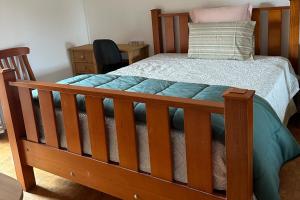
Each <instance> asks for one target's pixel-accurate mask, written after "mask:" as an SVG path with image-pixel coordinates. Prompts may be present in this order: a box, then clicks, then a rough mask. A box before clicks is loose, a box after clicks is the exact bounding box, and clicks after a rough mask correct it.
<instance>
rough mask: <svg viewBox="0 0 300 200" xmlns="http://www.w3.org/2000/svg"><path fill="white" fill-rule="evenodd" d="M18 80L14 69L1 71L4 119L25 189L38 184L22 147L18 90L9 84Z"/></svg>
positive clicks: (21, 122)
mask: <svg viewBox="0 0 300 200" xmlns="http://www.w3.org/2000/svg"><path fill="white" fill-rule="evenodd" d="M10 81H13V82H15V81H16V77H15V72H14V70H12V69H4V70H2V73H0V82H1V84H0V96H1V97H0V100H1V106H2V109H3V114H4V119H5V122H6V126H7V130H8V131H7V132H8V139H9V142H10V146H11V151H12V154H13V160H14V164H15V170H16V175H17V179H18V181H19V182H20V184H21V185H22V187H23V189H24V190H25V191H28V190H30V189H31V188H32V187H34V186H35V185H36V183H35V177H34V172H33V167H30V166H28V165H25V164H24V163H25V162H24V160H23V152H22V150H21V149H22V147H21V137H23V136H25V127H24V120H23V116H22V114H21V113H20V112H21V105H20V99H19V95H18V90H17V88H15V87H11V86H9V82H10Z"/></svg>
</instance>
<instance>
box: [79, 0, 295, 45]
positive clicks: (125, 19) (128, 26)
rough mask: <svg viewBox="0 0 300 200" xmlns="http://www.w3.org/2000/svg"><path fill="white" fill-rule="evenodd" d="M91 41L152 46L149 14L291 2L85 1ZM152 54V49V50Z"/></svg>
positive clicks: (221, 0)
mask: <svg viewBox="0 0 300 200" xmlns="http://www.w3.org/2000/svg"><path fill="white" fill-rule="evenodd" d="M84 2H85V10H86V13H87V22H88V26H89V28H90V38H91V40H92V41H93V40H94V39H97V38H111V39H113V40H115V41H116V42H122V43H127V42H128V41H130V40H143V41H145V42H146V43H148V44H151V46H152V43H153V42H152V27H151V18H150V10H151V9H153V8H161V9H163V10H164V11H167V12H172V11H175V12H179V11H189V10H191V9H192V8H195V7H202V6H203V7H213V6H222V5H237V4H243V3H248V2H250V3H251V4H253V5H254V6H262V5H288V4H289V1H288V0H277V1H276V0H275V1H274V0H273V1H272V0H271V1H270V0H85V1H84ZM151 50H152V47H151Z"/></svg>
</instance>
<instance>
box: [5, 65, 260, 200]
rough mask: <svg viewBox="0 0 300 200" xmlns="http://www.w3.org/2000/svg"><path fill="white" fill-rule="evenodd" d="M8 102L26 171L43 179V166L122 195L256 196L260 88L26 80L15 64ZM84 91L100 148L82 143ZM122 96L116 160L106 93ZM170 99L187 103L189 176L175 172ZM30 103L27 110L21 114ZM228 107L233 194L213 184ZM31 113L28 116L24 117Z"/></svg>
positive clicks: (15, 147)
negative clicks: (142, 133)
mask: <svg viewBox="0 0 300 200" xmlns="http://www.w3.org/2000/svg"><path fill="white" fill-rule="evenodd" d="M0 81H1V103H2V106H3V107H6V109H4V115H5V120H6V122H7V123H8V133H9V139H10V142H11V145H12V151H13V154H14V160H15V164H16V170H17V172H18V179H19V180H20V182H21V184H22V185H23V187H24V189H26V190H28V189H29V188H30V187H31V186H33V185H34V184H35V182H34V176H33V171H32V167H37V168H40V169H43V170H46V171H49V172H51V173H54V174H57V175H59V176H62V177H65V178H68V179H70V180H73V181H75V182H78V183H80V184H84V185H86V186H89V187H92V188H95V189H97V190H99V191H102V192H106V193H109V194H111V195H114V196H116V197H119V198H122V199H178V200H179V199H207V200H218V199H226V198H227V199H229V200H238V199H240V200H250V199H252V193H253V190H252V156H253V155H252V143H253V142H252V137H253V136H252V135H253V134H252V132H253V127H252V126H253V119H252V118H253V95H254V92H253V91H249V90H241V89H229V90H228V91H226V93H225V94H224V98H225V102H224V103H216V102H210V101H201V100H192V99H184V98H176V97H163V96H158V95H148V94H140V93H132V92H123V91H116V90H107V89H95V88H87V87H77V86H68V85H61V84H53V83H43V82H32V81H20V82H19V81H18V82H16V80H15V75H14V72H13V71H12V70H2V71H1V72H0ZM32 89H37V90H38V94H39V103H40V112H41V118H42V123H43V127H44V134H45V138H46V143H45V144H41V143H40V142H39V135H38V132H39V131H38V129H37V123H36V119H35V114H34V107H33V100H32V93H31V91H32ZM54 91H55V92H59V93H60V96H61V109H62V113H63V122H64V128H65V133H66V141H67V149H61V148H60V145H59V140H58V133H57V131H56V126H57V125H56V119H55V108H54V103H53V97H52V92H54ZM76 95H84V96H85V98H86V111H87V117H88V127H89V137H90V141H91V150H92V155H91V157H90V156H87V155H84V154H83V151H82V145H81V144H82V141H81V137H80V129H79V120H78V109H77V102H76ZM104 98H111V99H113V102H114V113H115V122H116V132H117V142H118V150H119V160H120V162H119V163H111V162H110V161H109V155H108V152H109V149H108V144H107V139H108V138H107V134H106V129H105V117H104V108H103V103H102V101H103V99H104ZM134 102H141V103H145V105H146V116H147V120H146V121H147V127H148V140H149V151H150V164H151V173H150V174H145V173H143V172H141V171H140V170H139V160H138V148H137V147H138V144H137V136H136V130H135V119H134V110H133V108H134V107H133V103H134ZM169 107H176V108H183V109H184V119H185V120H184V132H185V141H186V158H187V177H188V183H187V184H183V183H178V182H175V181H174V178H173V162H172V160H173V158H172V146H171V140H170V122H169ZM20 110H22V115H20ZM212 113H219V114H224V117H225V124H226V127H225V128H226V151H227V162H226V163H227V173H228V183H227V185H228V186H227V196H226V197H225V196H224V195H219V194H218V193H216V192H215V191H214V190H213V175H212V173H213V171H212V168H213V167H212V134H211V114H212ZM22 116H23V117H22Z"/></svg>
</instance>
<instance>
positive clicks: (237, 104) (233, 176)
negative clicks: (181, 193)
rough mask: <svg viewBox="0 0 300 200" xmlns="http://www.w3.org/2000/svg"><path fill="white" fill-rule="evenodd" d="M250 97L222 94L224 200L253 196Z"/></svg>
mask: <svg viewBox="0 0 300 200" xmlns="http://www.w3.org/2000/svg"><path fill="white" fill-rule="evenodd" d="M253 96H254V91H250V90H242V89H236V88H231V89H229V90H227V91H226V92H225V93H224V98H225V130H226V139H225V140H226V156H227V162H226V165H227V199H228V200H252V196H253Z"/></svg>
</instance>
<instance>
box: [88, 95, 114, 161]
mask: <svg viewBox="0 0 300 200" xmlns="http://www.w3.org/2000/svg"><path fill="white" fill-rule="evenodd" d="M86 113H87V117H88V124H89V136H90V142H91V150H92V157H93V158H95V159H97V160H101V161H104V162H108V160H109V158H108V155H109V153H108V145H107V137H106V129H105V117H104V108H103V101H102V99H100V98H96V97H92V96H87V97H86Z"/></svg>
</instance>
